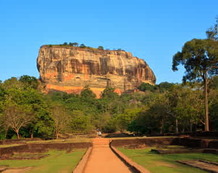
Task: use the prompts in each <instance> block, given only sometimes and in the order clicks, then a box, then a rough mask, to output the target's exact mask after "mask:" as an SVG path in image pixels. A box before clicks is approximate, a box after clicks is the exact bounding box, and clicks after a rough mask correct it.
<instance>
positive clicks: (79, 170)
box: [73, 147, 93, 173]
mask: <svg viewBox="0 0 218 173" xmlns="http://www.w3.org/2000/svg"><path fill="white" fill-rule="evenodd" d="M92 149H93V147H89V148H88V149H87V151H86V153H85V154H84V155H83V157H82V159H81V160H80V162H79V163H78V164H77V166H76V168H75V169H74V170H73V173H83V172H84V170H85V168H86V165H87V163H88V160H89V157H90V155H91V153H92Z"/></svg>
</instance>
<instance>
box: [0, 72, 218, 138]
mask: <svg viewBox="0 0 218 173" xmlns="http://www.w3.org/2000/svg"><path fill="white" fill-rule="evenodd" d="M42 88H43V84H42V83H40V81H39V80H37V79H36V78H35V77H32V76H27V75H24V76H21V77H20V78H15V77H12V78H10V79H8V80H5V81H4V82H1V83H0V138H1V139H6V138H21V137H40V138H45V139H47V138H59V137H61V136H63V135H67V134H87V133H95V130H96V129H99V130H101V131H103V132H107V133H110V132H117V131H119V132H131V133H134V134H141V135H142V134H143V135H144V134H145V135H156V134H168V133H187V132H195V131H203V130H204V122H205V121H204V99H203V98H204V97H203V92H202V85H201V84H200V83H186V85H184V84H174V83H168V82H163V83H160V84H158V85H154V86H153V85H150V84H146V83H142V84H141V85H140V86H139V88H138V90H139V91H138V92H135V93H123V94H122V95H118V94H117V93H115V92H114V89H113V88H106V89H105V90H104V91H103V92H102V95H101V98H98V99H97V98H96V96H95V94H94V93H93V92H92V91H91V90H90V89H89V87H88V86H86V87H84V89H83V90H82V92H81V94H80V95H75V94H67V93H64V92H49V93H44V92H43V89H42ZM208 97H209V115H210V129H211V130H214V131H215V130H218V116H217V115H218V77H217V76H215V77H213V78H212V79H211V80H210V82H209V96H208Z"/></svg>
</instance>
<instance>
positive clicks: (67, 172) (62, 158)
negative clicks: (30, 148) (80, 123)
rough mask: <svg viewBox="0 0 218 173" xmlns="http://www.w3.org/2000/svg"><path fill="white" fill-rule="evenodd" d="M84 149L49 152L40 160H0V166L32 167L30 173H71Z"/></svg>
mask: <svg viewBox="0 0 218 173" xmlns="http://www.w3.org/2000/svg"><path fill="white" fill-rule="evenodd" d="M85 151H86V150H85V149H77V150H75V151H73V152H70V153H66V151H57V150H51V151H49V152H48V153H46V154H49V156H48V157H45V158H43V159H40V160H0V166H1V165H9V166H10V167H13V168H14V167H33V168H32V169H31V170H30V171H29V172H31V173H39V172H40V173H50V172H52V173H60V172H61V173H71V172H72V170H73V169H74V168H75V167H76V165H77V164H78V162H79V161H80V159H81V158H82V156H83V154H84V153H85Z"/></svg>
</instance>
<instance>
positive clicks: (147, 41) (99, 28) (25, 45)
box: [0, 0, 218, 83]
mask: <svg viewBox="0 0 218 173" xmlns="http://www.w3.org/2000/svg"><path fill="white" fill-rule="evenodd" d="M216 16H218V0H210V1H208V0H182V1H181V0H134V1H133V0H83V1H75V0H64V1H60V0H36V1H30V0H20V1H17V0H0V39H1V41H0V80H2V81H4V80H6V79H8V78H10V77H19V76H22V75H30V76H35V77H37V78H38V77H39V73H38V71H37V68H36V58H37V55H38V51H39V48H40V46H41V45H44V44H61V43H64V42H78V43H84V44H85V45H87V46H91V47H98V46H100V45H101V46H103V47H104V48H106V49H107V48H108V49H118V48H121V49H124V50H126V51H128V52H132V53H133V55H134V56H137V57H139V58H142V59H144V60H145V61H146V62H147V63H148V65H149V66H150V67H151V68H152V70H153V71H154V73H155V75H156V77H157V83H160V82H164V81H168V82H175V83H180V82H181V79H182V76H183V73H184V71H183V70H182V69H181V70H179V71H178V72H173V71H172V70H171V65H172V56H173V55H174V54H175V53H176V52H177V51H180V50H181V48H182V46H183V44H184V43H185V42H186V41H189V40H191V39H193V38H205V37H206V36H205V31H206V30H207V29H208V28H209V27H211V26H213V25H214V24H215V18H216Z"/></svg>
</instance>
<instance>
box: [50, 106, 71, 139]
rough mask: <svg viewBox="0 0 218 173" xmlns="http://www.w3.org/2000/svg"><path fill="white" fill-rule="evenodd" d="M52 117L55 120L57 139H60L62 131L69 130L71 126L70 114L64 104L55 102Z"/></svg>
mask: <svg viewBox="0 0 218 173" xmlns="http://www.w3.org/2000/svg"><path fill="white" fill-rule="evenodd" d="M51 117H52V119H53V121H54V126H55V136H56V139H58V138H59V135H60V133H61V132H64V131H65V130H67V128H68V127H69V122H70V116H69V115H68V114H67V111H66V109H64V107H63V105H61V104H54V105H52V107H51Z"/></svg>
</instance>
